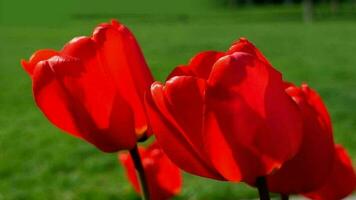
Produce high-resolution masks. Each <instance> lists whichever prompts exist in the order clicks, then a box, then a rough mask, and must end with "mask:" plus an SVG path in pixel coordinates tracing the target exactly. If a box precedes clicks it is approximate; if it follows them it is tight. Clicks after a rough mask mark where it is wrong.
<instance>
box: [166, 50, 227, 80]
mask: <svg viewBox="0 0 356 200" xmlns="http://www.w3.org/2000/svg"><path fill="white" fill-rule="evenodd" d="M222 56H224V53H223V52H218V51H204V52H201V53H198V54H197V55H195V56H194V57H193V58H192V59H191V60H190V62H189V64H188V65H187V66H179V67H176V68H175V69H174V70H173V71H172V72H171V73H170V74H169V76H168V78H167V80H169V79H170V78H172V77H174V76H194V77H198V78H202V79H205V80H206V79H208V77H209V74H210V72H211V69H212V67H213V65H214V63H215V62H216V61H217V60H218V59H219V58H221V57H222Z"/></svg>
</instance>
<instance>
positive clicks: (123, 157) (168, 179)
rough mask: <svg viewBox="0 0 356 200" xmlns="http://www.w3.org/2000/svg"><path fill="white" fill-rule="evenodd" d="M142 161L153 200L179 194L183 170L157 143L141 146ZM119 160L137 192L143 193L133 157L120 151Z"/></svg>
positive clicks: (164, 199) (161, 199) (160, 199)
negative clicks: (181, 170)
mask: <svg viewBox="0 0 356 200" xmlns="http://www.w3.org/2000/svg"><path fill="white" fill-rule="evenodd" d="M139 152H140V156H141V161H142V164H143V168H144V170H145V173H146V178H147V184H148V188H149V191H150V198H151V199H152V200H166V199H169V198H171V197H173V196H175V195H177V194H178V193H179V192H180V190H181V186H182V176H181V172H180V170H179V169H178V167H176V166H175V165H174V164H173V163H172V162H171V161H170V160H169V159H168V158H167V156H166V155H165V154H164V153H163V151H162V150H161V148H160V147H159V146H158V144H157V143H154V144H152V145H151V146H149V147H148V148H147V149H144V148H139ZM119 160H120V161H121V163H122V164H123V165H124V167H125V169H126V174H127V177H128V179H129V180H130V182H131V184H132V185H133V187H134V189H135V191H136V192H137V193H139V194H140V193H141V190H140V186H139V182H138V179H137V176H136V173H135V167H134V163H133V161H132V158H131V157H130V156H129V154H127V153H120V154H119Z"/></svg>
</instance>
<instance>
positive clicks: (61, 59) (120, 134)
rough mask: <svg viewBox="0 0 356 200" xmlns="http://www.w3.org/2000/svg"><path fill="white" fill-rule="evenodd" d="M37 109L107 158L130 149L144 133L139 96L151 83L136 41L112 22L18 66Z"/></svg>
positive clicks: (145, 123)
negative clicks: (29, 84) (27, 77)
mask: <svg viewBox="0 0 356 200" xmlns="http://www.w3.org/2000/svg"><path fill="white" fill-rule="evenodd" d="M22 65H23V67H24V68H25V70H26V71H27V72H28V73H29V75H30V76H31V78H32V82H33V95H34V98H35V101H36V104H37V106H38V107H39V108H40V109H41V110H42V112H43V113H44V114H45V116H46V117H47V118H48V119H49V120H50V121H51V122H52V123H53V124H54V125H56V126H57V127H59V128H60V129H62V130H64V131H66V132H68V133H70V134H71V135H74V136H76V137H78V138H81V139H84V140H86V141H88V142H90V143H92V144H94V145H95V146H96V147H97V148H99V149H100V150H102V151H105V152H114V151H118V150H120V149H131V148H133V147H134V146H135V143H136V139H138V138H141V137H142V136H143V134H144V132H145V130H146V128H147V120H146V117H145V113H144V108H143V95H144V92H145V90H146V89H149V86H150V84H151V83H152V82H153V78H152V75H151V73H150V71H149V69H148V67H147V64H146V62H145V59H144V57H143V55H142V53H141V50H140V47H139V46H138V44H137V42H136V40H135V38H134V36H133V35H132V33H131V32H130V30H129V29H127V28H126V27H125V26H124V25H122V24H120V23H118V22H116V21H112V23H111V24H108V23H106V24H101V25H99V26H98V27H97V28H96V29H95V30H94V33H93V36H92V37H77V38H74V39H73V40H71V41H70V42H69V43H68V44H66V45H65V46H64V48H63V49H62V50H61V51H58V52H57V51H54V50H39V51H37V52H35V53H34V55H33V56H32V57H31V58H30V60H29V61H22Z"/></svg>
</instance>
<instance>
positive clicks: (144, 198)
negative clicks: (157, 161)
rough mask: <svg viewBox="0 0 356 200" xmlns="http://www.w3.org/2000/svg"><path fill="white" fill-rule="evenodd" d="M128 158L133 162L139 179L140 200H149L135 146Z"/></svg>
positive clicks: (143, 172) (146, 185) (143, 173)
mask: <svg viewBox="0 0 356 200" xmlns="http://www.w3.org/2000/svg"><path fill="white" fill-rule="evenodd" d="M130 156H131V158H132V160H133V162H134V165H135V168H136V172H137V174H138V177H139V179H140V188H141V193H142V200H150V194H149V190H148V184H147V179H146V175H145V170H144V169H143V165H142V161H141V156H140V153H139V151H138V148H137V145H136V146H135V147H134V148H133V149H131V150H130Z"/></svg>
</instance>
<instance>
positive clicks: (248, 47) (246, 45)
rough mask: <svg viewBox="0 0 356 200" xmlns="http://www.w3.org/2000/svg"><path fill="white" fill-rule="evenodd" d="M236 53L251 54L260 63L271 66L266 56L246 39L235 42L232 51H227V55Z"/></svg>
mask: <svg viewBox="0 0 356 200" xmlns="http://www.w3.org/2000/svg"><path fill="white" fill-rule="evenodd" d="M235 52H241V53H249V54H251V55H253V56H255V57H257V58H258V59H259V60H260V61H262V62H264V63H266V64H268V65H270V63H269V62H268V60H267V59H266V58H265V56H264V55H263V54H262V53H261V52H260V50H258V49H257V48H256V47H255V46H254V45H253V44H252V43H251V42H250V41H248V40H247V39H246V38H240V40H239V41H236V42H234V44H232V46H231V47H230V49H229V50H228V51H227V54H233V53H235Z"/></svg>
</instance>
